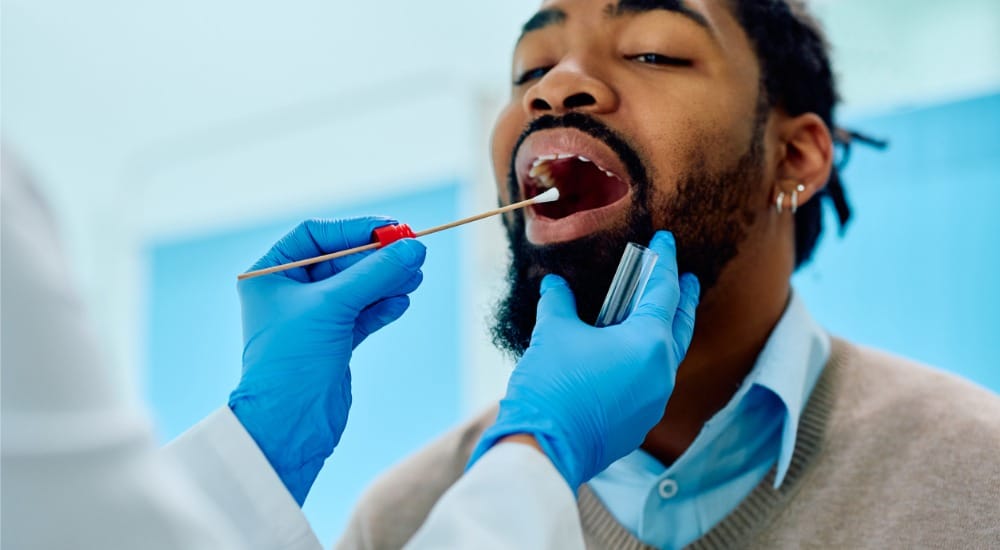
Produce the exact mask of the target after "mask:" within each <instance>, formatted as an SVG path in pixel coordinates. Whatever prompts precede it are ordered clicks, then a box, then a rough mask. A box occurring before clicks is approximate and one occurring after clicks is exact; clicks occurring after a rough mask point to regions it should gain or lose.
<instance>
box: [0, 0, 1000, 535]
mask: <svg viewBox="0 0 1000 550" xmlns="http://www.w3.org/2000/svg"><path fill="white" fill-rule="evenodd" d="M0 2H2V4H0V6H2V9H0V11H2V14H0V15H2V17H0V26H2V33H0V39H2V48H0V70H2V79H0V86H2V90H0V92H2V93H0V114H2V118H0V123H2V128H0V130H2V137H3V140H4V143H5V146H6V147H9V148H10V149H11V150H12V151H13V152H14V153H16V154H17V155H18V156H20V157H22V158H23V160H24V161H25V163H26V164H27V165H28V166H29V167H31V169H32V170H33V172H34V173H35V175H36V176H37V179H38V180H39V181H40V183H41V184H43V186H44V188H45V191H46V192H47V194H48V195H49V197H50V198H51V200H52V202H53V205H54V207H55V210H56V212H57V214H58V215H59V217H60V219H61V221H62V230H63V231H62V232H63V236H64V237H65V239H66V241H67V245H68V246H67V250H68V252H69V254H70V255H71V257H72V258H71V260H72V262H73V264H74V265H75V266H76V270H77V272H76V274H75V275H76V276H77V278H78V281H79V284H80V287H81V290H82V293H83V295H84V297H85V299H86V301H87V302H88V304H89V305H90V308H91V311H92V312H93V316H94V319H95V323H96V324H97V326H98V327H99V328H100V331H101V335H102V337H103V340H104V342H103V343H104V344H105V347H106V349H107V350H108V351H109V357H110V359H111V361H112V363H113V364H114V365H115V366H116V367H117V370H116V374H117V375H118V376H119V378H120V382H121V387H122V389H123V392H131V393H132V394H133V395H137V396H139V398H140V399H142V400H143V401H145V402H147V405H149V406H151V408H152V415H153V417H154V419H155V421H156V422H157V425H158V428H159V430H160V435H161V438H162V440H164V441H166V440H168V439H170V438H171V437H173V436H175V435H176V434H178V433H179V432H181V431H183V430H184V429H185V428H187V427H188V426H190V425H191V424H193V423H194V422H196V421H197V420H198V419H199V418H201V417H202V416H203V415H205V414H207V413H208V412H210V411H211V410H213V409H214V408H216V407H218V406H221V405H223V404H224V403H225V402H226V397H227V395H228V393H229V391H230V390H231V389H232V387H233V385H234V384H235V382H236V380H237V378H238V376H239V368H240V364H239V357H240V337H239V330H240V329H239V321H238V319H239V311H238V303H237V299H236V293H235V288H234V287H235V275H236V274H237V273H238V272H240V271H242V270H243V269H245V268H246V267H247V266H248V265H250V264H251V263H252V262H253V260H254V259H256V258H257V257H258V256H260V255H261V254H262V253H263V252H264V251H266V249H267V248H268V247H269V246H270V244H271V243H272V242H273V241H274V240H276V238H277V237H279V236H280V235H281V234H283V233H284V232H285V231H287V230H288V229H290V228H291V227H293V226H294V225H295V223H296V222H298V221H299V220H301V219H303V218H308V217H316V216H340V215H350V214H355V213H366V214H367V213H384V214H388V215H393V216H396V217H398V218H400V219H401V220H403V221H405V222H407V223H410V224H411V225H413V226H414V227H415V228H420V227H424V226H429V225H435V224H437V223H442V222H445V221H450V220H452V219H454V218H456V217H458V216H461V215H466V214H471V213H474V212H478V211H481V210H484V209H486V208H488V207H490V206H492V205H493V204H495V194H494V184H493V176H492V174H491V171H490V164H489V159H488V155H487V152H488V137H489V131H490V127H491V125H492V120H493V118H494V117H495V115H496V113H497V111H498V109H499V107H500V106H501V105H502V104H503V102H504V101H505V99H506V95H507V89H508V85H509V83H508V81H509V70H510V67H509V62H510V59H509V58H510V52H511V48H512V45H513V41H514V38H515V37H516V34H517V32H518V30H519V28H520V25H521V24H522V23H523V22H524V20H525V19H526V18H527V17H528V16H529V15H530V14H531V13H533V11H534V10H535V9H536V7H537V2H536V0H505V1H502V2H467V1H462V0H441V1H439V2H432V3H415V2H408V1H406V0H386V1H384V2H379V3H363V2H361V3H357V2H356V3H343V2H328V1H321V0H290V1H288V2H283V3H281V4H280V5H279V4H275V3H270V2H267V3H264V2H238V1H236V0H218V1H215V2H203V1H201V0H174V1H172V2H122V1H120V0H94V1H91V2H74V1H71V0H0ZM809 3H810V5H811V6H812V7H813V8H814V10H815V11H816V13H817V15H818V17H819V18H820V20H821V21H822V23H823V24H824V26H825V27H826V29H827V31H828V34H829V39H830V42H831V44H832V48H833V57H834V63H835V69H836V73H837V74H838V77H839V79H840V88H841V92H842V96H843V98H844V105H843V108H842V109H841V111H840V114H841V117H840V118H841V122H843V123H845V124H846V125H847V126H849V127H851V128H854V129H857V130H860V131H862V132H864V133H867V134H870V135H873V136H876V137H879V138H885V139H888V140H889V141H890V143H891V145H890V148H889V150H888V151H885V152H878V151H874V150H871V149H868V148H865V147H863V146H855V147H854V149H853V154H852V159H851V162H850V164H849V165H848V167H847V170H846V172H845V174H844V181H845V185H846V188H847V191H848V194H849V196H850V198H851V201H852V205H853V208H854V212H855V218H854V220H853V221H852V223H851V225H850V227H849V228H848V231H847V233H846V235H845V236H844V237H843V238H839V237H837V235H836V229H835V228H836V224H835V222H834V220H833V218H832V216H828V217H827V222H826V225H827V234H826V236H825V237H824V238H823V240H822V241H821V243H820V245H819V249H818V251H817V254H816V259H815V261H814V262H813V263H812V264H810V265H809V266H807V267H806V268H805V269H803V270H802V271H801V272H800V273H799V274H797V275H796V277H795V287H796V289H797V290H798V291H799V292H801V293H802V294H803V295H804V296H805V298H806V302H807V304H808V305H809V307H810V309H811V310H812V312H813V314H814V315H815V316H816V317H817V318H818V319H819V320H820V321H821V322H822V323H823V324H824V325H825V326H826V327H828V328H829V329H830V330H831V331H832V332H833V333H835V334H838V335H841V336H844V337H846V338H849V339H851V340H854V341H857V342H861V343H864V344H869V345H872V346H875V347H879V348H883V349H887V350H889V351H892V352H895V353H899V354H902V355H907V356H910V357H913V358H915V359H917V360H920V361H923V362H926V363H930V364H934V365H937V366H939V367H941V368H945V369H948V370H950V371H953V372H956V373H958V374H960V375H962V376H965V377H968V378H970V379H972V380H974V381H976V382H978V383H980V384H982V385H985V386H987V387H989V388H991V389H993V390H994V391H997V390H1000V366H998V365H1000V347H998V346H997V336H996V335H997V334H1000V295H998V293H1000V291H998V290H997V287H996V286H995V285H994V281H996V280H997V276H996V273H998V272H1000V222H998V217H997V216H996V215H995V214H994V212H995V210H996V208H997V206H996V205H998V204H1000V130H998V128H1000V2H997V1H996V0H953V1H951V2H946V3H945V2H936V1H933V0H880V1H879V2H871V1H870V0H812V1H811V2H809ZM428 246H429V247H430V251H429V254H430V255H429V259H428V265H427V268H426V270H425V271H426V272H427V278H426V281H427V282H426V284H425V285H424V286H423V287H422V288H421V289H420V290H419V291H418V292H417V294H416V295H415V297H414V301H413V306H412V310H411V311H410V314H409V315H407V316H406V318H405V319H404V320H403V321H402V322H400V323H398V324H396V325H393V326H392V327H389V328H388V329H387V330H386V331H385V332H384V333H380V334H377V335H375V336H374V337H373V339H372V345H369V346H365V347H363V348H362V349H361V351H360V353H359V356H358V358H357V360H356V361H355V364H356V365H357V367H358V369H357V374H356V376H355V378H354V382H355V385H354V390H355V404H354V408H353V409H352V412H351V416H352V418H351V424H350V426H349V427H348V430H347V433H346V434H345V436H344V439H343V442H342V444H341V446H340V447H339V448H338V450H337V453H336V454H335V455H334V458H333V459H332V462H331V466H333V468H328V469H326V470H324V472H323V473H322V474H321V478H320V480H319V481H318V482H317V485H316V487H315V488H314V490H313V492H312V494H311V495H310V497H309V500H308V502H307V504H306V508H305V509H306V512H307V514H308V515H309V517H310V520H311V521H312V523H313V525H314V527H315V528H316V530H317V532H318V533H319V534H320V537H321V540H322V541H323V542H324V543H325V544H330V543H332V542H333V541H334V540H335V539H336V536H337V534H338V533H339V532H340V529H341V528H342V526H343V522H344V521H345V520H346V516H347V513H348V510H349V509H350V508H351V506H352V505H353V502H354V500H355V499H356V498H357V495H358V494H359V492H360V491H361V490H362V488H363V487H364V486H366V485H367V484H368V483H369V482H370V481H371V479H372V477H373V476H374V474H375V473H376V472H378V471H380V470H383V469H384V468H385V467H386V466H387V465H389V464H391V463H393V462H395V461H397V460H399V459H400V458H401V457H403V456H405V455H406V454H408V453H409V452H411V451H412V450H413V449H415V448H416V447H419V446H420V445H421V444H423V443H424V442H426V441H427V440H429V439H430V438H431V437H433V436H434V434H437V433H440V432H441V431H443V430H445V429H446V428H447V427H448V426H450V425H453V424H454V423H457V422H458V421H459V420H460V419H462V418H465V417H467V416H468V415H470V414H472V413H473V412H475V411H477V410H479V409H480V408H482V407H484V406H486V405H487V404H488V403H490V402H491V401H492V400H494V399H495V398H496V397H497V396H498V395H499V393H500V391H501V389H502V388H503V384H504V382H505V379H506V376H507V374H508V372H509V364H508V363H507V361H506V360H505V359H504V358H503V357H501V356H500V355H498V354H497V353H496V352H495V350H493V349H492V347H491V346H490V344H489V342H488V339H487V337H486V331H485V319H486V317H487V316H488V315H489V311H490V306H491V304H492V302H493V300H494V299H495V297H496V295H497V293H498V291H499V289H500V288H501V287H502V286H503V284H502V277H503V266H504V261H505V257H506V252H505V245H504V237H503V235H502V231H501V229H500V226H499V223H498V222H497V220H490V221H484V222H481V223H479V224H475V225H473V226H467V227H465V228H463V229H461V230H456V231H453V232H447V233H444V234H440V235H437V236H434V237H432V238H430V239H428Z"/></svg>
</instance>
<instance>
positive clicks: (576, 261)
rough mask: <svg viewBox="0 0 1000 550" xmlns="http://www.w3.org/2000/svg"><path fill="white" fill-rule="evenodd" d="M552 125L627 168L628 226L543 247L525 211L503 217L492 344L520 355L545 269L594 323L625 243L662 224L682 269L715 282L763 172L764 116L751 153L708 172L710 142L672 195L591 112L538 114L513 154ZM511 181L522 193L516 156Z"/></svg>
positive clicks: (749, 218) (741, 231) (747, 218)
mask: <svg viewBox="0 0 1000 550" xmlns="http://www.w3.org/2000/svg"><path fill="white" fill-rule="evenodd" d="M549 128H575V129H578V130H580V131H583V132H585V133H587V134H589V135H591V136H593V137H595V138H597V139H600V140H601V141H603V142H604V143H605V144H607V145H608V146H609V147H610V148H611V150H612V151H614V152H615V153H616V154H617V155H618V156H619V157H620V158H621V159H622V162H623V163H624V164H625V167H626V169H627V170H628V172H629V178H630V179H631V180H632V185H633V189H632V191H633V200H632V205H631V206H630V208H629V211H628V213H627V216H626V220H627V221H626V223H625V224H623V225H619V226H615V227H609V228H606V229H603V230H600V231H597V232H595V233H592V234H590V235H587V236H586V237H582V238H580V239H576V240H573V241H569V242H564V243H556V244H550V245H543V246H536V245H533V244H531V243H529V242H528V240H527V237H525V233H524V213H523V212H522V211H517V212H515V213H514V214H513V215H512V216H509V217H505V218H504V226H505V227H506V229H507V237H508V242H509V245H510V252H511V262H510V266H509V267H508V271H507V282H508V285H509V289H508V292H507V295H506V296H505V297H504V298H503V299H501V300H500V302H499V304H498V305H497V310H496V314H495V319H494V323H493V327H492V334H493V343H494V344H495V345H496V346H497V347H498V348H500V349H501V350H502V351H505V352H507V353H509V354H510V355H511V356H512V357H513V358H514V359H515V360H516V359H518V358H519V357H520V356H521V355H522V354H523V353H524V350H525V349H527V347H528V344H529V343H530V341H531V332H532V330H534V326H535V313H536V308H537V305H538V291H539V285H540V283H541V280H542V277H544V276H545V275H546V274H547V273H555V274H558V275H561V276H562V277H564V278H565V279H566V281H567V282H568V283H569V286H570V288H572V289H573V294H574V296H575V298H576V304H577V312H578V313H579V316H580V319H582V320H583V321H585V322H587V323H590V324H593V323H594V322H595V321H596V319H597V314H598V313H599V312H600V308H601V305H602V304H603V303H604V297H605V294H606V293H607V291H608V288H609V287H610V285H611V279H612V278H613V277H614V274H615V269H616V268H617V267H618V262H619V261H620V260H621V256H622V253H623V252H624V251H625V246H626V245H627V244H628V243H629V242H635V243H638V244H642V245H646V244H647V243H649V241H650V239H652V238H653V234H654V233H655V232H656V230H657V229H667V230H669V231H671V232H673V234H674V237H675V239H676V241H677V263H678V268H679V270H680V272H681V273H693V274H695V275H697V276H698V279H699V281H700V282H701V287H702V293H703V295H704V293H705V292H706V291H708V290H709V289H711V288H712V287H713V286H714V285H715V284H716V282H718V279H719V275H720V274H721V272H722V270H723V268H725V266H726V265H727V264H728V263H729V262H730V261H731V260H732V259H733V258H734V257H735V256H736V253H737V250H738V248H739V244H740V243H741V242H742V241H743V240H744V239H745V238H746V233H747V229H746V228H747V226H749V225H750V224H752V223H753V219H754V215H753V212H752V211H751V210H750V209H749V203H750V199H751V197H752V195H753V190H754V187H755V185H754V184H755V183H756V182H758V181H759V178H760V177H761V165H762V160H763V122H762V121H761V120H757V121H755V128H754V134H753V139H752V141H751V143H750V146H749V147H748V150H747V152H746V153H744V154H743V155H742V156H741V157H740V158H739V159H737V161H736V162H734V163H733V165H732V166H731V167H730V168H728V169H726V170H723V171H722V172H721V173H719V174H708V173H707V169H706V168H705V166H706V165H707V163H706V161H705V156H704V155H705V153H704V151H707V150H711V148H710V147H699V148H697V149H696V151H695V152H694V153H693V156H694V162H693V163H692V165H691V166H692V167H691V169H690V170H689V171H688V172H687V173H686V174H684V175H682V176H681V178H680V180H679V182H678V185H677V195H676V197H675V198H673V199H672V200H671V199H670V198H669V197H664V196H662V194H661V193H658V192H657V190H656V188H655V187H653V186H652V184H651V182H650V179H649V176H648V171H647V169H646V166H647V164H646V163H645V162H644V161H643V159H642V156H641V155H640V154H639V152H638V151H637V150H636V149H635V148H634V147H632V146H631V145H629V144H628V142H627V141H626V140H625V139H624V138H622V137H621V136H619V135H617V134H616V133H615V132H614V131H613V130H611V129H610V128H608V127H606V126H604V125H603V124H602V123H601V122H599V121H597V120H595V119H593V118H591V117H589V116H588V115H584V114H581V113H570V114H568V115H565V116H562V117H553V116H544V117H540V118H538V119H536V120H535V121H533V122H532V123H531V124H530V125H529V126H528V128H527V129H525V131H524V132H523V133H522V134H521V137H520V138H519V139H518V141H517V143H516V144H515V146H514V152H515V154H516V152H517V150H518V148H519V147H520V145H521V143H522V142H523V141H524V140H525V139H526V138H527V136H528V135H530V134H531V133H533V132H536V131H539V130H545V129H549ZM512 156H513V155H512ZM507 179H508V185H509V190H510V196H511V197H518V195H519V185H518V182H517V176H516V172H515V170H514V167H513V160H512V161H511V168H510V171H509V173H508V178H507ZM654 214H655V219H654ZM658 223H659V224H660V225H659V226H658V225H657V224H658Z"/></svg>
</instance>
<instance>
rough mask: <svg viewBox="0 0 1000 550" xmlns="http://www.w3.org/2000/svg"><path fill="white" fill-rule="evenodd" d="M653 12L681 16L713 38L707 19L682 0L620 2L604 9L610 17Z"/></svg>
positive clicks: (712, 31) (623, 0)
mask: <svg viewBox="0 0 1000 550" xmlns="http://www.w3.org/2000/svg"><path fill="white" fill-rule="evenodd" d="M655 10H664V11H669V12H671V13H676V14H678V15H682V16H684V17H686V18H688V19H689V20H690V21H693V22H694V23H695V24H697V25H698V26H699V27H701V28H703V29H705V30H706V31H708V33H709V34H711V35H712V37H713V38H714V37H715V30H714V29H713V28H712V25H711V24H710V23H709V22H708V18H707V17H705V16H704V15H702V13H701V12H699V11H697V10H694V9H692V8H691V7H690V6H688V5H687V4H685V3H684V0H620V1H619V2H618V6H611V5H608V7H607V9H606V11H607V13H608V15H610V16H612V17H621V16H624V15H637V14H640V13H648V12H651V11H655Z"/></svg>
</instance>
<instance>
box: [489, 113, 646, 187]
mask: <svg viewBox="0 0 1000 550" xmlns="http://www.w3.org/2000/svg"><path fill="white" fill-rule="evenodd" d="M556 128H572V129H575V130H579V131H581V132H583V133H585V134H587V135H589V136H590V137H592V138H594V139H597V140H600V141H602V142H603V143H604V144H605V145H607V146H608V148H610V149H611V150H612V151H613V152H614V153H615V154H616V155H618V158H620V159H621V160H622V163H623V164H624V165H625V169H626V170H627V171H628V177H629V179H630V180H631V182H632V187H633V188H634V190H635V192H636V198H637V199H638V200H639V201H642V202H644V201H645V199H646V195H647V193H648V192H649V173H648V171H647V170H646V163H645V162H644V161H643V159H642V156H641V155H640V154H639V152H638V150H637V149H636V148H635V147H633V146H632V145H631V144H630V143H629V142H628V140H627V139H626V138H625V137H624V136H622V135H621V134H619V133H618V132H616V131H614V130H612V129H611V128H610V127H608V126H607V125H606V124H604V123H603V122H601V121H600V120H597V119H596V118H594V117H592V116H590V115H587V114H584V113H579V112H573V113H567V114H565V115H561V116H556V115H543V116H540V117H538V118H536V119H534V120H532V121H531V122H529V123H528V125H527V126H526V127H525V128H524V130H523V131H522V132H521V135H520V136H518V138H517V141H516V142H515V143H514V149H513V150H512V151H511V154H510V166H509V171H508V177H507V181H508V185H509V186H510V189H509V191H510V196H511V197H517V196H518V194H519V192H520V189H519V186H518V182H517V173H516V170H517V168H516V166H515V159H516V158H517V152H518V151H519V150H520V149H521V145H523V144H524V141H525V140H526V139H528V137H529V136H531V134H534V133H535V132H540V131H542V130H552V129H556ZM521 198H522V199H523V197H521Z"/></svg>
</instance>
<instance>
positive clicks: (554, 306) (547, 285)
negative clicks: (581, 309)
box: [537, 274, 579, 324]
mask: <svg viewBox="0 0 1000 550" xmlns="http://www.w3.org/2000/svg"><path fill="white" fill-rule="evenodd" d="M540 292H541V294H542V297H541V298H540V299H539V300H538V315H537V317H538V322H537V324H541V323H545V322H546V321H548V320H551V319H558V318H563V319H566V318H569V319H579V316H578V315H577V313H576V299H575V298H574V297H573V291H572V290H570V288H569V284H568V283H566V279H563V278H562V277H560V276H558V275H552V274H549V275H546V276H545V278H544V279H542V286H541V290H540Z"/></svg>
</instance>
